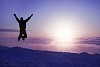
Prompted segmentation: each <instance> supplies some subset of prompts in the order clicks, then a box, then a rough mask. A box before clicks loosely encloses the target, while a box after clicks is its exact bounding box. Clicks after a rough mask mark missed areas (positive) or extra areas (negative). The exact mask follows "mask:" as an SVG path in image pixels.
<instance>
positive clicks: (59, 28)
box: [53, 24, 75, 43]
mask: <svg viewBox="0 0 100 67" xmlns="http://www.w3.org/2000/svg"><path fill="white" fill-rule="evenodd" d="M53 30H54V31H53V35H54V39H55V41H56V42H60V43H69V42H72V41H73V39H74V37H75V32H74V30H73V29H72V28H71V27H70V26H68V25H65V24H59V25H56V27H55V28H54V29H53Z"/></svg>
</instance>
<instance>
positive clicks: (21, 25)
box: [13, 14, 33, 41]
mask: <svg viewBox="0 0 100 67" xmlns="http://www.w3.org/2000/svg"><path fill="white" fill-rule="evenodd" d="M13 15H14V16H15V18H16V20H17V22H18V23H19V28H20V33H19V37H18V41H19V40H20V39H21V38H22V39H23V41H24V40H25V38H27V33H26V23H27V22H28V21H29V20H30V18H31V17H32V16H33V14H31V16H29V17H28V18H27V19H26V20H24V19H23V17H21V18H20V20H19V19H18V17H17V16H16V14H13Z"/></svg>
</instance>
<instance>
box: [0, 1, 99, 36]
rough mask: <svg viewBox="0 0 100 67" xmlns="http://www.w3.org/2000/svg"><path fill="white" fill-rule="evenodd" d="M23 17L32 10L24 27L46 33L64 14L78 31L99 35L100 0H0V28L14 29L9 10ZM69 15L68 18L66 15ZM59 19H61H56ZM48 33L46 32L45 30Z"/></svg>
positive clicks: (15, 23) (11, 14) (13, 20)
mask: <svg viewBox="0 0 100 67" xmlns="http://www.w3.org/2000/svg"><path fill="white" fill-rule="evenodd" d="M14 13H16V14H17V16H18V17H19V18H20V17H24V18H25V19H26V18H27V17H28V16H30V15H31V14H32V13H33V14H34V16H33V17H32V18H31V20H30V21H29V23H27V29H28V30H34V32H36V31H39V33H41V32H43V33H46V34H47V30H48V29H50V27H52V25H56V22H55V20H58V19H57V17H58V18H64V19H66V20H74V21H73V22H67V21H66V23H71V25H74V26H75V27H76V28H77V29H79V28H80V29H81V30H82V31H81V30H80V29H79V30H78V31H79V32H82V33H86V34H87V33H88V34H91V33H92V34H91V36H99V34H100V32H99V31H98V30H99V29H100V23H99V22H100V19H99V17H100V1H99V0H24V1H23V0H9V1H8V0H1V2H0V18H1V20H0V28H6V29H18V24H17V21H16V20H15V18H14V16H13V14H14ZM69 18H70V19H69ZM60 23H63V22H60ZM48 33H49V32H48Z"/></svg>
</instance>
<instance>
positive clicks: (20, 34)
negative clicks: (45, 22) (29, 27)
mask: <svg viewBox="0 0 100 67" xmlns="http://www.w3.org/2000/svg"><path fill="white" fill-rule="evenodd" d="M21 37H22V32H21V31H20V33H19V37H18V41H19V40H20V38H21Z"/></svg>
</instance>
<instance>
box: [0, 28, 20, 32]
mask: <svg viewBox="0 0 100 67" xmlns="http://www.w3.org/2000/svg"><path fill="white" fill-rule="evenodd" d="M0 32H19V30H17V29H0Z"/></svg>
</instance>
